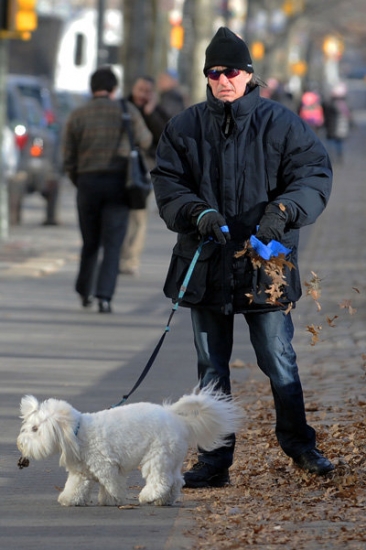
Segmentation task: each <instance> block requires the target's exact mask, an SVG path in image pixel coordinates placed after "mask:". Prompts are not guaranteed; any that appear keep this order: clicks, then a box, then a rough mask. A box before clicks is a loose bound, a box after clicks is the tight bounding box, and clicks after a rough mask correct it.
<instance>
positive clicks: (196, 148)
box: [152, 28, 334, 487]
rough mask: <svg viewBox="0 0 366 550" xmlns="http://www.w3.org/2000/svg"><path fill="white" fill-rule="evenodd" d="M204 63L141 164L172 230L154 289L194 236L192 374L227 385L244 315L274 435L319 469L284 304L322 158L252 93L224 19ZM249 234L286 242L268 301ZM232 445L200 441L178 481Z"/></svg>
mask: <svg viewBox="0 0 366 550" xmlns="http://www.w3.org/2000/svg"><path fill="white" fill-rule="evenodd" d="M204 74H205V76H206V77H207V79H208V86H207V101H205V102H202V103H199V104H197V105H193V106H192V107H189V108H188V109H186V110H185V111H184V112H183V113H181V114H179V115H177V116H176V117H175V118H174V119H173V120H172V121H170V122H169V123H168V124H167V126H166V129H165V131H164V132H163V135H162V137H161V140H160V143H159V146H158V150H157V165H156V167H155V168H154V169H153V171H152V177H153V184H154V189H155V195H156V200H157V204H158V207H159V212H160V215H161V217H162V218H163V220H164V221H165V223H166V224H167V227H168V228H169V229H171V230H172V231H175V232H177V233H178V240H177V244H176V245H175V247H174V251H173V256H172V260H171V265H170V268H169V272H168V276H167V280H166V283H165V287H164V291H165V294H166V295H167V296H168V297H170V298H172V299H173V301H176V300H177V297H178V293H179V289H180V286H181V284H182V280H183V278H184V275H185V273H186V271H187V268H188V266H189V265H190V262H191V259H192V257H193V255H194V253H195V251H196V249H197V247H198V244H199V242H200V240H201V239H203V240H204V242H205V243H206V244H204V246H203V249H202V253H201V255H200V257H199V261H198V262H197V264H196V267H195V269H194V271H193V274H192V277H191V279H190V281H189V284H188V288H187V291H186V293H185V294H184V297H183V301H182V305H184V306H187V307H190V308H191V317H192V325H193V332H194V343H195V347H196V350H197V356H198V376H199V380H200V385H201V386H205V385H207V384H209V383H214V384H215V386H216V387H217V388H218V389H220V390H222V391H224V392H225V393H227V394H230V393H231V387H230V371H229V360H230V356H231V352H232V345H233V325H234V315H235V314H236V313H242V314H244V317H245V320H246V322H247V324H248V326H249V332H250V339H251V343H252V345H253V348H254V350H255V353H256V357H257V362H258V366H259V367H260V368H261V370H262V371H263V372H264V373H265V374H266V375H267V376H268V377H269V379H270V383H271V388H272V392H273V397H274V403H275V409H276V435H277V439H278V442H279V444H280V446H281V448H282V449H283V451H284V452H285V453H286V454H287V455H288V456H290V457H292V458H293V460H294V462H295V463H296V464H297V465H298V466H299V467H300V468H303V469H304V470H306V471H309V472H313V473H316V474H318V475H324V474H326V473H328V472H329V471H331V470H333V469H334V466H333V464H332V463H331V462H330V461H329V460H328V459H327V458H326V457H324V456H323V454H322V453H321V452H320V451H319V450H318V449H317V448H316V435H315V430H314V429H313V428H312V427H311V426H309V425H308V424H307V421H306V416H305V407H304V400H303V392H302V386H301V382H300V378H299V374H298V367H297V364H296V355H295V352H294V350H293V347H292V344H291V341H292V337H293V324H292V320H291V314H290V313H289V309H290V308H291V307H293V306H294V304H295V302H296V301H297V300H298V299H299V298H300V295H301V285H300V278H299V272H298V265H297V249H298V238H299V228H301V227H302V226H304V225H308V224H311V223H313V222H315V220H316V219H317V217H318V216H319V215H320V214H321V212H322V211H323V209H324V208H325V206H326V204H327V201H328V198H329V195H330V191H331V182H332V170H331V166H330V162H329V158H328V155H327V152H326V150H325V148H324V147H323V145H322V143H321V142H320V141H319V139H318V138H317V136H316V135H315V134H314V133H313V132H312V130H311V129H310V128H309V126H308V125H306V124H305V123H303V122H302V121H301V120H300V118H299V117H298V116H297V115H296V114H295V113H293V112H292V111H290V110H289V109H287V108H286V107H284V106H283V105H281V104H279V103H278V102H274V101H271V100H269V99H265V98H261V97H260V94H259V86H258V83H259V80H258V78H257V77H256V76H255V75H254V74H253V66H252V62H251V58H250V53H249V50H248V48H247V46H246V44H245V42H244V41H243V40H242V39H240V38H239V37H238V36H237V35H235V34H234V33H232V32H231V31H230V30H229V29H227V28H220V29H219V30H218V31H217V33H216V35H215V36H214V37H213V39H212V41H211V42H210V44H209V45H208V48H207V50H206V60H205V65H204ZM258 226H259V229H258ZM251 236H255V237H256V238H257V239H259V241H261V242H262V243H263V244H264V245H268V246H267V248H268V247H272V245H273V243H276V241H277V242H280V243H281V244H282V245H284V246H285V247H286V248H287V249H290V252H289V253H288V256H287V257H286V259H287V260H288V261H289V262H291V263H292V264H293V265H294V268H293V269H291V270H290V269H289V268H288V267H286V266H285V271H284V276H285V277H286V283H287V284H286V285H283V287H282V292H281V296H280V297H279V299H277V300H274V303H272V302H271V300H269V299H268V294H267V293H266V292H265V291H264V289H265V288H267V289H268V285H270V281H268V277H267V280H266V275H265V273H264V271H263V268H261V269H259V268H255V266H254V267H253V262H252V261H251V258H250V257H249V255H248V254H244V255H240V257H237V256H236V253H237V252H240V251H241V250H243V247H244V243H245V242H246V241H247V240H248V239H250V238H251ZM266 283H267V286H266ZM234 445H235V435H234V434H233V435H232V436H231V438H230V441H229V445H228V446H227V447H223V448H220V449H218V450H216V451H213V452H205V451H204V450H202V449H200V450H199V451H200V454H199V460H198V462H197V463H196V464H195V465H194V466H193V468H192V469H191V470H190V471H188V472H186V473H185V476H184V478H185V484H186V486H187V487H209V486H212V487H219V486H223V485H225V484H226V483H228V482H229V472H228V469H229V467H230V466H231V464H232V461H233V452H234Z"/></svg>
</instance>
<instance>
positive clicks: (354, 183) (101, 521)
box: [0, 126, 366, 550]
mask: <svg viewBox="0 0 366 550" xmlns="http://www.w3.org/2000/svg"><path fill="white" fill-rule="evenodd" d="M365 138H366V129H365V126H359V127H358V128H356V129H355V130H354V134H353V136H352V137H351V138H350V140H349V142H348V147H347V152H346V161H345V164H344V165H343V166H336V167H335V185H334V191H333V195H332V198H331V201H330V204H329V206H328V208H327V209H326V211H325V212H324V214H323V215H322V216H321V218H320V219H319V220H318V222H317V223H316V225H315V226H313V227H311V228H306V230H304V232H303V239H302V243H303V244H302V251H301V261H300V268H301V273H302V278H303V282H304V281H309V280H310V278H311V271H314V272H315V273H317V274H318V275H319V277H321V278H322V296H321V303H322V310H321V311H320V312H318V311H317V310H316V305H315V303H314V301H313V300H312V299H311V298H309V297H305V296H304V298H303V299H302V300H301V301H300V303H299V305H298V307H297V308H296V309H295V310H294V312H293V319H294V323H295V327H296V329H297V330H296V335H295V347H296V351H297V353H298V359H299V365H300V369H301V373H302V374H301V376H302V381H303V385H304V388H305V389H306V392H310V393H311V392H312V393H316V394H317V396H318V397H319V396H320V400H321V402H323V403H324V404H326V403H327V401H331V402H332V403H335V402H337V401H340V402H344V400H345V399H347V398H349V396H350V395H354V394H355V393H356V394H357V393H361V392H362V393H364V386H363V384H364V380H363V377H362V374H363V373H362V359H361V357H362V354H363V353H364V349H365V346H364V342H365V336H366V328H365V327H366V325H365V320H366V319H365V317H366V313H365V311H366V310H365V307H364V306H365V293H366V275H365V247H364V243H363V236H364V235H365V215H364V211H365V201H366V199H365V191H364V174H365V171H366V158H365V155H364V143H365ZM61 198H62V200H61V209H60V219H61V222H62V225H60V226H59V227H42V226H40V225H39V224H40V223H41V220H42V213H43V206H44V205H43V203H42V200H41V199H40V198H39V197H37V196H30V197H27V200H26V203H25V213H24V222H23V225H22V226H20V227H16V228H14V229H12V231H11V236H10V239H9V241H8V242H6V243H2V244H0V279H1V285H0V303H1V311H2V315H1V319H0V343H1V348H0V349H1V351H0V374H1V380H2V384H1V389H0V395H1V402H0V418H1V425H2V430H1V433H0V443H1V449H2V452H1V456H0V465H1V470H0V471H1V489H2V497H3V498H2V501H1V505H0V506H1V515H0V527H1V529H0V548H4V550H13V549H14V550H15V549H17V550H18V549H23V548H27V549H33V548H34V549H36V548H37V549H39V548H45V549H47V550H53V549H54V548H57V549H58V550H66V549H68V550H69V549H70V548H78V549H80V550H81V549H83V548H85V549H88V550H100V548H101V547H102V548H104V549H105V550H109V549H116V548H119V549H122V550H125V549H126V550H129V549H131V550H132V549H137V548H140V549H146V550H162V549H165V550H180V549H182V550H183V549H187V548H191V547H192V545H193V543H192V540H191V538H190V537H189V535H188V534H187V531H189V529H190V528H192V527H193V526H194V524H195V508H196V506H197V502H199V492H198V493H197V496H196V495H195V498H196V500H195V501H192V500H189V498H191V493H192V492H191V493H190V494H189V498H188V496H187V494H186V496H185V498H184V499H183V502H182V503H180V504H178V505H176V506H173V507H166V508H158V507H148V506H147V507H136V508H135V507H131V509H124V510H119V509H116V508H98V507H88V508H63V507H61V506H60V505H58V503H57V494H58V490H59V488H60V487H62V486H63V484H64V482H65V478H66V474H65V472H64V470H63V469H60V468H59V467H58V459H57V458H56V457H55V458H54V459H49V460H47V461H42V462H35V461H32V462H31V464H30V467H29V468H28V469H25V470H22V471H20V470H18V468H17V460H18V458H19V452H18V450H17V449H16V445H15V441H16V437H17V434H18V431H19V427H20V420H19V419H18V415H19V402H20V399H21V397H22V396H23V395H24V394H26V393H30V394H34V395H36V396H37V397H38V398H39V399H44V398H47V397H57V398H62V399H66V400H68V401H69V402H70V403H71V404H72V405H73V406H74V407H75V408H77V409H79V410H81V411H90V412H92V411H96V410H99V409H103V408H106V407H109V406H110V405H112V404H114V403H116V402H118V401H119V399H120V398H121V396H122V395H123V394H125V393H127V392H128V391H129V390H130V389H131V388H132V386H133V385H134V383H135V381H136V380H137V378H138V376H139V374H140V373H141V371H142V369H143V367H144V366H145V364H146V362H147V360H148V358H149V357H150V355H151V353H152V351H153V349H154V347H155V345H156V343H157V341H158V339H159V338H160V335H161V334H162V333H163V331H164V328H165V325H166V322H167V319H168V316H169V313H170V310H171V304H170V302H169V301H168V300H167V299H166V298H165V297H164V295H163V292H162V286H163V282H164V278H165V274H166V270H167V266H168V262H169V258H170V253H171V248H172V246H173V244H174V241H175V235H173V234H172V233H170V232H169V231H167V230H166V228H165V226H164V224H163V222H162V221H161V220H160V218H159V216H158V214H157V212H156V208H155V206H154V204H151V207H150V219H149V231H148V236H147V243H146V249H145V252H144V256H143V262H142V268H141V275H140V277H139V278H130V277H128V276H120V277H119V281H118V289H117V294H116V298H115V300H114V314H113V315H110V316H109V315H107V316H103V315H100V314H98V313H97V312H96V309H94V310H92V311H85V310H82V309H81V308H80V305H79V301H78V299H77V296H76V294H75V292H74V290H73V286H74V279H75V275H76V271H77V264H78V255H79V248H80V237H79V232H78V228H77V223H76V214H75V199H74V189H73V188H72V187H71V186H70V185H69V184H68V183H65V184H64V186H63V190H62V197H61ZM305 291H306V288H304V292H305ZM346 299H348V300H352V304H353V306H354V307H355V308H357V314H355V315H349V309H347V308H341V309H340V307H339V303H341V302H342V301H344V300H346ZM334 315H338V316H339V322H337V326H336V327H334V328H332V327H330V326H329V328H328V327H327V321H326V316H328V317H329V318H332V317H334ZM312 324H314V325H316V326H318V325H320V324H322V326H323V329H322V331H321V334H320V338H321V340H322V342H321V345H316V346H311V345H310V340H311V335H310V333H309V332H308V331H307V328H306V327H307V326H309V325H312ZM236 325H237V326H236V331H237V337H236V340H235V347H234V352H233V359H236V358H239V359H241V360H242V361H244V363H245V364H249V363H251V364H252V363H255V360H254V355H253V352H252V349H251V347H250V345H249V343H248V338H247V329H246V326H245V323H244V321H243V320H242V319H241V318H238V320H237V323H236ZM239 334H240V338H239ZM243 334H244V337H243ZM195 363H196V359H195V351H194V348H193V339H192V334H191V327H190V319H189V312H188V311H187V310H184V309H183V308H180V309H178V311H177V312H176V313H175V316H174V318H173V322H172V324H171V331H170V333H169V334H167V337H166V339H165V342H164V345H163V347H162V349H161V351H160V353H159V355H158V358H157V360H156V362H155V364H154V366H153V367H152V370H151V372H150V373H149V375H148V377H147V378H146V379H145V381H144V382H143V384H142V385H141V386H140V388H139V389H138V390H137V391H136V392H135V393H134V394H133V396H131V398H130V402H131V403H133V402H136V401H143V400H148V401H153V402H158V403H159V402H161V401H162V400H163V399H167V398H171V399H173V400H174V399H176V398H178V397H179V396H180V395H182V394H183V393H184V392H186V391H189V390H190V389H191V388H192V387H193V386H194V385H195V383H196V367H195ZM315 369H316V371H317V372H319V369H321V371H322V372H323V373H324V376H323V378H322V380H323V382H322V383H321V384H320V385H319V378H317V379H316V387H315V385H314V384H315V383H314V379H313V378H312V373H314V371H315ZM249 376H250V377H253V376H258V377H261V374H260V373H259V372H258V373H257V374H253V369H248V368H245V367H244V368H242V369H235V370H233V381H234V383H235V382H237V383H239V384H242V383H244V382H245V381H246V380H247V379H248V377H249ZM238 444H239V445H240V442H238ZM140 487H141V478H140V475H139V473H138V472H134V473H133V475H132V476H131V479H130V491H129V500H130V502H131V504H136V503H137V500H136V499H137V494H138V492H139V490H140Z"/></svg>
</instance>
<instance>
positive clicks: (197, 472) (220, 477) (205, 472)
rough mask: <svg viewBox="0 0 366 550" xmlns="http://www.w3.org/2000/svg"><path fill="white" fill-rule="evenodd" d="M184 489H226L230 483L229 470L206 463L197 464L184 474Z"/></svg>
mask: <svg viewBox="0 0 366 550" xmlns="http://www.w3.org/2000/svg"><path fill="white" fill-rule="evenodd" d="M183 477H184V487H189V488H191V489H195V488H197V487H224V486H225V485H228V484H229V483H230V477H229V470H228V469H227V468H217V467H216V466H213V465H212V464H207V463H206V462H201V461H200V462H197V463H196V464H194V465H193V467H192V468H191V470H189V471H188V472H186V473H185V474H184V476H183Z"/></svg>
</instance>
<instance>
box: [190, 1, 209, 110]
mask: <svg viewBox="0 0 366 550" xmlns="http://www.w3.org/2000/svg"><path fill="white" fill-rule="evenodd" d="M213 19H214V3H213V2H212V0H196V1H195V2H194V17H193V23H194V49H193V59H192V102H193V103H197V102H199V101H202V100H203V99H205V97H206V79H205V77H204V75H203V72H202V71H203V66H204V64H205V51H206V48H207V46H208V43H209V42H210V40H211V38H212V36H213Z"/></svg>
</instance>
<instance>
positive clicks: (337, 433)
mask: <svg viewBox="0 0 366 550" xmlns="http://www.w3.org/2000/svg"><path fill="white" fill-rule="evenodd" d="M235 395H236V396H237V397H238V398H239V400H240V396H241V395H243V396H244V395H245V400H244V401H245V403H244V404H243V407H244V409H245V415H246V421H245V426H244V427H243V429H242V430H241V431H240V432H238V433H237V444H236V450H235V462H234V464H233V466H232V468H231V469H230V476H231V484H230V485H229V486H227V487H224V488H218V489H214V488H210V489H183V492H184V495H185V499H186V500H187V499H188V500H190V499H194V500H195V501H196V502H198V505H197V507H196V508H195V509H194V517H195V526H194V527H193V528H192V529H190V531H189V532H188V533H187V535H189V536H190V538H192V546H191V548H192V550H206V549H207V550H208V549H210V550H212V549H214V550H224V549H228V548H229V549H233V550H234V549H239V548H240V549H242V548H255V549H259V548H262V549H268V550H277V548H278V547H279V546H280V545H286V548H288V549H290V550H305V549H306V550H308V549H314V550H317V549H318V548H322V549H328V548H329V549H331V548H332V549H333V548H347V549H350V550H364V548H365V547H366V514H365V507H366V460H365V459H366V400H362V399H359V398H355V399H354V400H353V402H350V403H346V406H345V407H344V408H340V407H339V406H337V407H335V406H334V407H333V406H327V407H324V406H323V405H322V404H321V403H317V402H312V403H309V404H307V405H306V411H307V419H308V422H309V424H311V425H313V426H314V427H315V428H316V430H317V441H318V442H317V445H318V447H319V448H320V449H321V450H322V451H324V453H325V455H326V456H327V457H328V458H329V459H330V460H331V461H332V462H333V463H334V464H335V466H336V468H335V470H334V471H333V472H331V473H330V474H328V475H327V476H316V475H314V474H308V473H307V472H304V471H303V470H301V469H299V468H298V467H296V466H295V465H294V464H293V462H292V460H291V459H290V458H288V457H287V456H286V455H285V454H284V453H283V452H282V451H281V450H280V448H279V446H278V443H277V440H276V438H275V435H274V422H275V417H274V411H273V402H272V395H271V392H270V386H269V384H268V383H266V382H259V381H256V380H250V381H249V382H247V383H245V384H240V385H239V384H236V387H235ZM248 396H250V397H249V398H248ZM195 461H196V454H195V453H194V454H190V455H189V457H188V459H187V464H186V465H185V468H189V467H190V466H191V465H192V464H193V463H194V462H195Z"/></svg>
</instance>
